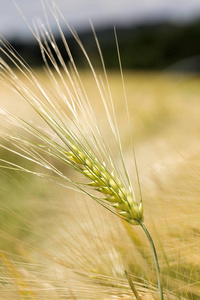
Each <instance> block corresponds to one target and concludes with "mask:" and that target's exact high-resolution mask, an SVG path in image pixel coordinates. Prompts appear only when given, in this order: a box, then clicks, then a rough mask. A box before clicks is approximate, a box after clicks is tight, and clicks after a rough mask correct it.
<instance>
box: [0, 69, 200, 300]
mask: <svg viewBox="0 0 200 300" xmlns="http://www.w3.org/2000/svg"><path fill="white" fill-rule="evenodd" d="M95 71H96V74H97V75H98V76H99V78H101V77H102V76H103V74H102V71H101V70H95ZM17 72H18V71H17ZM36 72H37V74H38V77H39V78H40V79H41V81H42V83H43V84H44V85H46V86H47V87H49V85H50V83H49V79H48V78H47V76H46V75H45V73H43V72H42V70H40V69H39V70H36ZM18 76H19V77H20V76H22V75H21V74H20V73H19V74H18ZM80 76H81V79H82V82H83V85H84V87H85V90H86V92H87V95H88V98H89V99H90V102H91V104H92V107H93V110H94V112H95V115H96V116H97V117H98V122H99V124H100V128H101V131H102V132H103V133H104V139H105V140H106V141H107V142H108V147H109V151H110V152H111V153H112V155H113V157H114V158H115V160H116V161H119V160H120V157H119V153H118V151H117V149H116V143H115V140H114V139H113V136H112V135H111V130H110V128H109V126H108V120H107V118H106V113H105V108H104V106H103V105H102V101H101V99H100V96H99V93H98V92H97V88H96V87H95V84H94V78H93V76H92V74H91V73H90V72H89V71H84V70H82V71H80ZM23 80H24V79H23ZM108 80H109V86H110V90H111V93H112V99H113V103H114V107H115V114H116V121H117V124H118V128H119V133H120V137H121V142H122V148H123V153H124V159H125V162H126V165H127V168H128V171H129V173H130V177H131V181H132V184H133V187H134V191H135V195H136V198H137V199H138V200H140V199H139V198H140V192H139V190H138V183H137V178H136V175H135V168H134V160H133V154H132V148H131V143H130V130H129V127H131V129H132V131H133V138H134V147H135V148H134V149H135V154H136V160H137V165H138V172H139V178H140V185H141V190H142V198H143V205H144V219H145V224H146V226H147V228H148V229H149V231H150V233H151V235H152V238H153V240H154V243H155V246H156V249H157V255H158V260H159V264H160V270H161V281H162V285H163V290H164V299H194V300H197V299H199V298H200V280H199V278H200V271H199V270H200V256H199V252H200V239H199V237H200V231H199V225H200V201H199V195H200V190H199V189H200V185H199V182H200V175H199V168H200V155H199V153H200V151H199V150H200V142H199V132H200V120H199V115H200V101H199V99H200V78H199V77H198V76H197V75H196V74H190V75H187V74H173V73H164V72H163V73H161V72H160V73H150V72H149V73H142V72H135V73H134V72H126V71H124V82H125V89H126V95H127V99H128V100H127V101H128V108H129V114H130V126H129V124H128V121H127V115H126V107H125V102H124V93H123V86H122V81H121V77H120V74H119V72H117V71H113V72H109V71H108ZM27 85H29V82H27ZM61 86H62V83H61V82H60V87H61ZM52 89H53V92H54V93H55V94H57V90H56V88H55V87H52ZM0 90H1V100H0V102H1V103H0V105H1V107H3V108H5V109H7V110H9V111H10V112H12V113H14V114H15V115H17V116H19V117H22V118H24V119H25V120H27V121H29V122H30V120H31V122H33V124H35V123H37V125H38V126H41V127H42V128H44V130H46V129H45V126H46V125H45V124H44V122H43V121H41V120H40V118H39V117H38V115H37V114H36V113H35V111H34V110H33V109H32V108H31V107H30V106H29V105H27V103H25V102H24V101H23V100H22V99H21V98H20V97H19V96H18V95H16V94H15V93H14V92H12V91H11V90H10V89H9V88H8V87H7V86H5V85H3V83H1V87H0ZM58 97H59V96H58ZM81 121H82V122H83V123H84V120H81ZM2 126H4V123H3V122H2V121H1V129H2ZM6 126H7V125H6ZM10 126H11V127H13V128H12V129H14V130H15V128H14V127H15V125H14V124H10ZM52 138H53V139H54V138H55V137H52ZM1 143H2V145H3V146H4V147H1V150H0V151H1V152H0V153H1V161H4V160H6V161H11V162H13V164H16V165H20V166H23V167H24V168H27V169H31V170H32V172H30V173H27V172H23V171H16V170H12V168H11V169H10V168H9V169H7V168H5V167H4V168H1V169H0V173H1V180H0V193H1V202H0V216H1V217H0V223H1V227H0V236H1V249H0V257H1V264H0V268H1V279H0V285H1V288H0V297H1V299H135V297H137V296H136V295H135V296H134V293H133V289H134V288H135V289H136V290H137V292H138V294H139V295H140V296H139V297H140V298H138V299H158V290H157V280H156V272H155V266H154V264H153V257H152V252H151V249H150V245H149V243H148V240H147V239H146V237H145V235H144V232H142V230H141V228H140V226H131V225H130V224H129V223H127V222H126V221H123V220H121V219H119V218H118V216H115V215H114V214H112V213H111V212H110V211H107V210H106V209H105V208H104V207H101V206H100V205H99V204H98V203H96V202H95V201H93V199H91V198H90V197H89V196H87V195H85V194H82V193H77V192H76V191H74V189H73V188H72V189H66V187H65V186H63V183H62V181H61V182H58V183H55V182H54V181H52V180H51V179H52V178H51V176H52V171H51V170H50V171H49V172H47V175H48V176H44V177H42V176H35V174H34V173H37V172H40V169H41V167H40V166H35V165H34V164H33V162H31V161H25V160H24V159H23V157H20V156H17V155H15V153H13V152H10V151H8V150H7V148H9V147H10V146H9V145H10V144H9V141H8V140H5V139H2V142H1ZM50 159H51V158H50ZM52 161H53V160H52ZM53 163H55V162H53ZM2 164H3V163H2ZM56 167H57V168H59V170H62V172H65V174H67V176H69V177H70V178H78V179H79V177H80V176H81V175H79V174H78V175H77V174H76V172H75V170H72V169H71V168H69V167H68V166H66V165H62V164H61V162H59V161H58V162H56ZM45 177H47V178H45ZM131 285H132V286H133V287H132V289H131Z"/></svg>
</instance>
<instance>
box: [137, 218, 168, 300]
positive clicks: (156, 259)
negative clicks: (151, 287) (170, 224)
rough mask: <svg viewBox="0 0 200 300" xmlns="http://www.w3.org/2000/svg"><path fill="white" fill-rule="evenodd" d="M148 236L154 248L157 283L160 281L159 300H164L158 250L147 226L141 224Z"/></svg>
mask: <svg viewBox="0 0 200 300" xmlns="http://www.w3.org/2000/svg"><path fill="white" fill-rule="evenodd" d="M140 225H141V226H142V228H143V230H144V232H145V234H146V236H147V237H148V240H149V242H150V245H151V248H152V251H153V258H154V263H155V267H156V274H157V281H158V288H159V299H160V300H163V299H164V297H163V289H162V284H161V281H160V267H159V263H158V257H157V253H156V248H155V246H154V243H153V240H152V238H151V235H150V233H149V232H148V230H147V228H146V226H145V225H144V223H141V224H140Z"/></svg>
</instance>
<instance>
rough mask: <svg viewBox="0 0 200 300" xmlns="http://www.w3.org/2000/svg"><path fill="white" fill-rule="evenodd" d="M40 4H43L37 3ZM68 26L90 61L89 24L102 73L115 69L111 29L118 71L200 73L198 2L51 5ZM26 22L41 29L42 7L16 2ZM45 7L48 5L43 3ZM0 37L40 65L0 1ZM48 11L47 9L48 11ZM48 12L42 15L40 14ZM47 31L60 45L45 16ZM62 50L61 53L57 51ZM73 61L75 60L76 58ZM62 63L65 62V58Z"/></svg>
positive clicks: (16, 17) (14, 14) (8, 6)
mask: <svg viewBox="0 0 200 300" xmlns="http://www.w3.org/2000/svg"><path fill="white" fill-rule="evenodd" d="M43 2H46V1H43ZM55 2H56V5H57V7H59V10H60V11H61V12H62V14H63V16H64V18H65V19H66V21H67V22H68V23H69V25H70V26H71V27H73V28H75V29H76V30H77V31H78V34H79V36H80V38H81V40H82V41H83V43H84V45H85V46H86V50H87V51H88V52H89V54H90V57H92V58H93V60H95V57H96V54H97V51H96V46H95V43H94V40H93V38H92V31H91V26H90V23H89V20H91V21H92V23H93V25H94V27H95V30H96V31H97V35H98V38H99V41H100V44H101V47H102V51H103V54H104V59H105V63H106V67H107V68H117V67H118V62H117V59H116V57H115V56H114V55H113V53H114V52H116V51H115V50H116V44H115V40H114V34H113V28H114V26H115V27H116V29H117V34H118V39H119V44H120V52H121V56H122V60H123V67H124V68H128V69H133V70H138V69H139V70H141V69H142V70H163V69H166V68H167V69H168V68H170V70H178V71H179V70H181V71H197V72H199V70H200V56H199V55H200V2H199V1H198V0H196V1H195V0H193V1H187V0H179V1H173V0H170V1H164V0H157V1H154V0H142V1H137V0H117V1H115V0H109V1H105V0H97V1H91V0H83V1H80V0H74V1H64V0H59V1H55ZM16 3H17V5H18V6H19V8H20V9H21V11H22V13H23V15H24V16H25V17H26V19H27V22H28V23H29V24H31V23H32V22H36V20H38V19H41V20H42V22H43V23H44V24H45V23H46V22H45V17H44V11H43V5H42V1H40V0H36V1H33V2H31V3H30V1H26V0H17V1H16ZM49 3H51V1H49ZM0 5H1V6H0V7H1V10H0V31H1V34H2V35H3V36H4V37H5V38H7V39H8V40H9V41H10V42H11V43H12V45H13V46H14V47H15V49H16V50H17V51H19V53H20V54H22V56H23V57H24V58H25V59H26V60H27V61H28V63H30V64H31V65H32V66H33V65H34V66H40V65H41V64H42V61H41V55H40V50H39V49H38V47H37V43H36V42H35V39H34V38H33V35H32V34H31V32H30V30H29V29H28V27H27V25H26V24H25V21H24V19H23V18H22V16H21V15H20V13H19V11H18V10H17V9H16V6H15V5H14V3H13V2H12V1H3V0H0ZM51 6H53V5H51ZM46 11H48V9H46ZM47 14H48V20H49V23H50V26H51V28H52V30H53V32H54V34H55V36H57V42H58V45H60V46H61V45H62V43H61V39H60V38H59V35H58V34H57V33H58V29H57V26H56V23H55V20H53V16H52V15H51V14H49V13H47ZM60 22H61V24H62V25H63V26H62V28H63V30H64V32H65V34H66V36H68V41H69V44H70V47H71V50H72V52H73V54H74V56H75V58H76V61H79V63H80V64H82V62H81V59H80V60H79V57H80V55H79V53H77V51H76V48H77V45H76V43H75V42H74V40H73V39H72V38H71V37H70V34H69V30H67V28H66V24H64V21H62V19H61V20H60ZM61 48H62V47H61ZM76 56H77V57H76ZM65 58H66V59H67V57H66V56H65Z"/></svg>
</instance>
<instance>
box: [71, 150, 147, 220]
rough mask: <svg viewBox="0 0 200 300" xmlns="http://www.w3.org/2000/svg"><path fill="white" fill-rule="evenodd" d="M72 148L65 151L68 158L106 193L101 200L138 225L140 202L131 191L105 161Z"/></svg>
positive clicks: (141, 217) (101, 191) (141, 210)
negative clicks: (110, 171) (109, 170)
mask: <svg viewBox="0 0 200 300" xmlns="http://www.w3.org/2000/svg"><path fill="white" fill-rule="evenodd" d="M72 149H73V150H72V151H69V152H67V155H68V158H69V160H70V161H72V162H74V163H75V164H76V166H77V168H78V170H79V171H80V172H81V173H83V174H84V175H85V176H87V177H88V178H89V179H91V180H92V182H90V183H89V185H90V186H93V187H96V189H97V190H98V191H99V192H100V193H102V194H104V195H106V197H105V198H103V201H105V202H107V203H109V205H110V206H112V207H114V208H115V209H116V210H117V213H118V215H119V216H120V217H123V218H124V219H125V220H126V221H128V222H129V223H131V224H132V225H139V224H140V223H141V222H142V221H143V209H142V203H141V204H140V205H139V206H138V204H137V203H136V202H135V200H134V196H133V195H132V194H131V192H130V191H128V190H127V189H126V188H125V186H124V185H123V183H122V182H121V181H120V180H119V179H118V178H117V177H116V176H115V174H114V173H109V172H108V170H107V168H106V165H105V163H100V162H99V161H98V159H97V158H94V157H92V156H91V154H90V153H88V152H87V153H84V152H83V151H81V150H79V149H78V148H77V147H75V146H74V145H73V146H72Z"/></svg>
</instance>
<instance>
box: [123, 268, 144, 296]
mask: <svg viewBox="0 0 200 300" xmlns="http://www.w3.org/2000/svg"><path fill="white" fill-rule="evenodd" d="M125 274H126V277H127V279H128V282H129V285H130V287H131V289H132V291H133V293H134V295H135V298H136V299H137V300H142V299H141V297H140V295H139V294H138V292H137V290H136V288H135V287H134V284H133V281H132V279H131V276H130V275H129V273H128V272H127V271H125Z"/></svg>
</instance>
